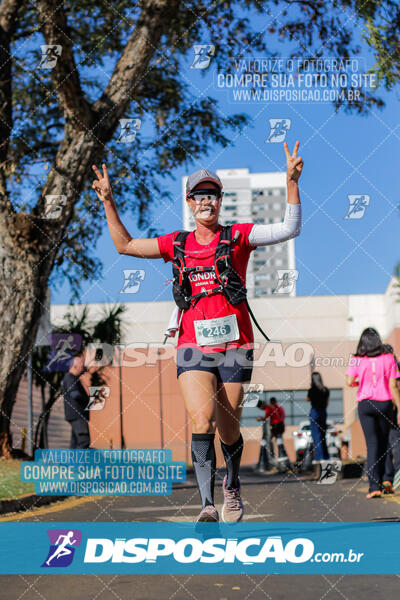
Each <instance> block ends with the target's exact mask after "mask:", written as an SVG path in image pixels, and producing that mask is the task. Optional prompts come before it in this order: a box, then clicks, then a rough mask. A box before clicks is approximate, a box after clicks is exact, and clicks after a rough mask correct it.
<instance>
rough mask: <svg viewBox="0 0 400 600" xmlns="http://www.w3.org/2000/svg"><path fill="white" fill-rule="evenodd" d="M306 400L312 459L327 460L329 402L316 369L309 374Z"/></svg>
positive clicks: (326, 389) (327, 394)
mask: <svg viewBox="0 0 400 600" xmlns="http://www.w3.org/2000/svg"><path fill="white" fill-rule="evenodd" d="M306 400H307V402H310V403H311V410H310V427H311V435H312V439H313V442H314V460H315V461H318V462H319V461H321V460H329V452H328V446H327V445H326V427H327V425H326V416H327V413H326V409H327V407H328V403H329V390H328V388H326V387H325V386H324V383H323V381H322V377H321V374H320V373H318V372H317V371H313V373H312V374H311V387H310V389H309V390H308V394H307V398H306Z"/></svg>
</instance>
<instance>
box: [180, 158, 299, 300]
mask: <svg viewBox="0 0 400 600" xmlns="http://www.w3.org/2000/svg"><path fill="white" fill-rule="evenodd" d="M217 175H218V176H219V177H220V179H221V181H222V184H223V187H224V198H223V202H222V207H221V215H220V222H221V224H222V225H230V224H233V223H257V224H268V223H277V222H279V221H283V218H284V215H285V208H286V175H285V173H250V172H249V169H220V170H218V171H217ZM186 179H187V178H186V177H183V178H182V196H183V227H184V229H188V230H193V229H194V228H195V222H194V219H193V216H192V214H191V212H190V210H189V208H188V206H187V203H186V200H185V198H186V192H185V190H186V187H185V186H186ZM295 268H296V267H295V250H294V239H292V240H289V241H287V242H283V243H280V244H274V245H272V246H261V247H259V248H257V249H256V250H254V252H252V254H251V257H250V261H249V266H248V269H247V280H246V287H247V290H248V297H249V298H255V297H260V296H269V295H271V294H272V293H273V291H274V289H275V288H276V286H277V284H278V271H279V270H286V269H295ZM276 295H278V294H276ZM288 295H289V296H295V295H296V286H295V285H294V286H293V290H292V291H291V292H290V293H288V294H285V296H288Z"/></svg>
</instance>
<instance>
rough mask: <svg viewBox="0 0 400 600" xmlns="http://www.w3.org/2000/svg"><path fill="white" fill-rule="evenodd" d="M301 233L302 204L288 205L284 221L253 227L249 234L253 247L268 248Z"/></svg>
mask: <svg viewBox="0 0 400 600" xmlns="http://www.w3.org/2000/svg"><path fill="white" fill-rule="evenodd" d="M300 231H301V204H289V203H287V205H286V211H285V218H284V220H283V221H282V222H281V223H270V224H269V225H253V228H252V230H251V231H250V233H249V242H250V244H251V245H252V246H268V245H269V244H277V243H278V242H286V240H290V239H291V238H294V237H297V236H298V235H299V233H300Z"/></svg>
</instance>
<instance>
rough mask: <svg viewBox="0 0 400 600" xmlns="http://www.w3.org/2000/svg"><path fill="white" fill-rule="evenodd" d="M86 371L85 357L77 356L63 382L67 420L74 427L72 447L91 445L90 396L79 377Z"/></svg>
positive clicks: (87, 446)
mask: <svg viewBox="0 0 400 600" xmlns="http://www.w3.org/2000/svg"><path fill="white" fill-rule="evenodd" d="M84 372H85V365H84V359H83V357H82V356H75V357H74V358H73V359H72V360H71V365H70V368H69V371H68V373H66V374H65V375H64V378H63V380H62V383H61V389H62V394H63V398H64V413H65V420H66V421H68V422H69V423H70V425H71V428H72V431H71V443H70V448H72V449H74V448H89V447H90V433H89V415H90V411H89V410H87V406H88V404H89V400H90V398H89V395H88V394H87V392H86V390H85V388H84V387H83V385H82V383H81V381H80V379H79V378H80V376H81V375H82V374H83V373H84Z"/></svg>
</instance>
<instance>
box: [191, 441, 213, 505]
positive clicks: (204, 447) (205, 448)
mask: <svg viewBox="0 0 400 600" xmlns="http://www.w3.org/2000/svg"><path fill="white" fill-rule="evenodd" d="M214 438H215V434H214V433H193V434H192V461H193V467H194V472H195V474H196V479H197V485H198V488H199V492H200V497H201V504H202V507H203V508H204V507H205V506H207V505H208V504H212V505H213V504H214V481H215V467H216V457H215V447H214Z"/></svg>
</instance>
